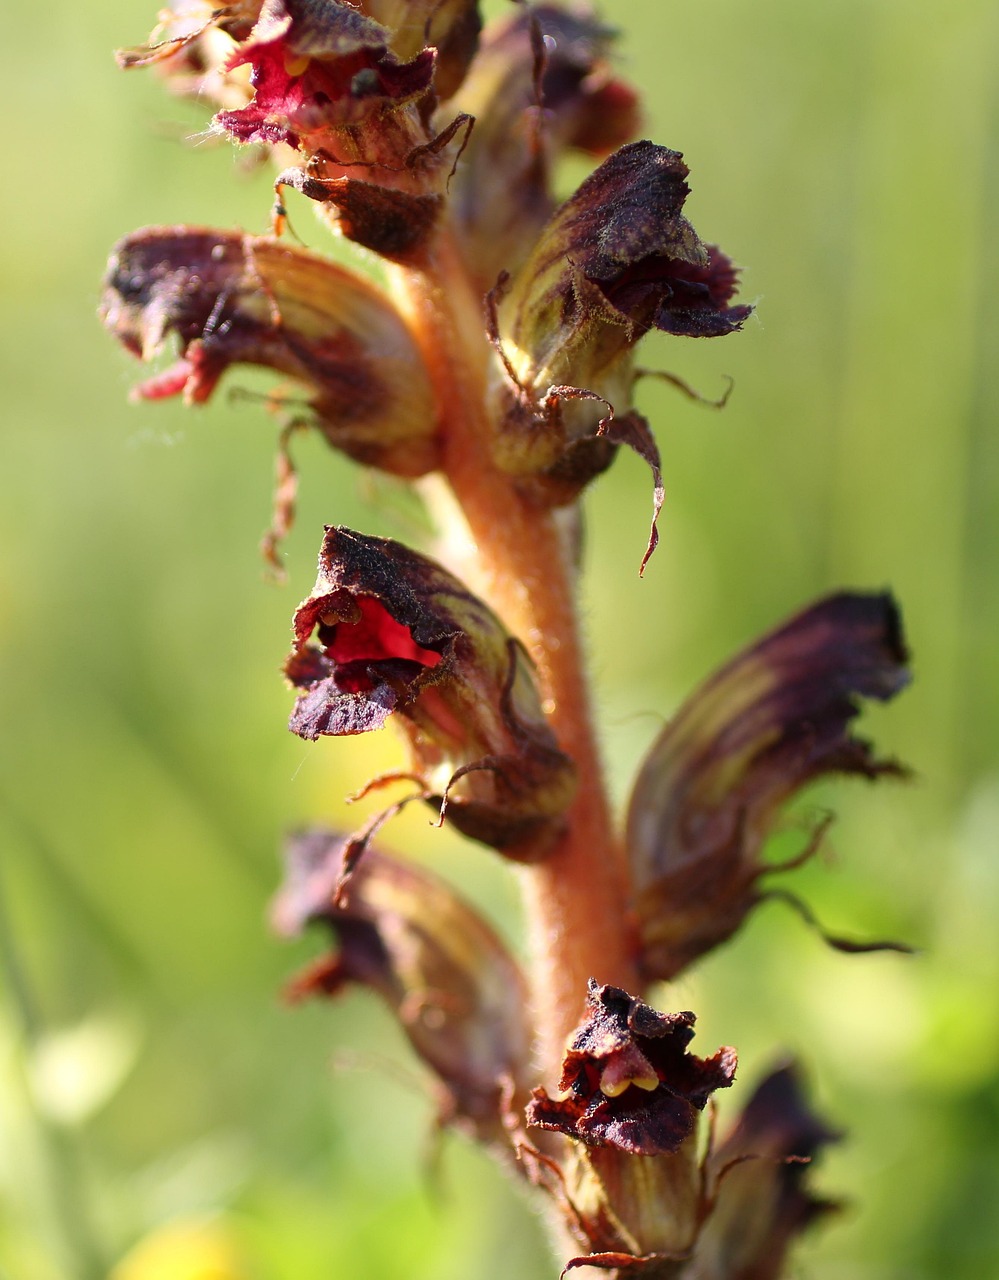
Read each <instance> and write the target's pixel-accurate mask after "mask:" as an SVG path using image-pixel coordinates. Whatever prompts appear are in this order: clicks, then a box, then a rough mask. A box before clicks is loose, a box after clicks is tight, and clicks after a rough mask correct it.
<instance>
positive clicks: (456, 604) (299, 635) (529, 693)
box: [285, 528, 575, 860]
mask: <svg viewBox="0 0 999 1280" xmlns="http://www.w3.org/2000/svg"><path fill="white" fill-rule="evenodd" d="M285 670H286V673H287V675H288V678H289V680H290V681H291V683H292V684H293V685H295V686H296V687H297V688H299V689H301V690H302V693H301V695H300V697H299V700H298V703H297V704H296V707H295V710H294V711H293V713H292V717H291V728H292V729H293V731H294V732H295V733H298V734H299V735H300V736H302V737H303V738H309V739H312V740H315V739H316V738H318V737H320V736H321V735H332V736H338V735H343V734H352V733H363V732H365V731H366V730H369V729H377V728H380V727H381V725H383V724H384V723H385V721H386V719H387V718H388V717H389V716H390V715H392V714H393V713H395V714H397V716H398V719H399V720H400V721H401V723H402V725H403V727H404V728H405V730H406V733H407V736H408V738H409V741H410V747H411V750H412V755H413V761H414V767H413V773H414V775H415V776H416V777H418V778H419V779H420V781H421V782H422V784H423V786H424V787H425V789H426V792H427V794H428V795H429V796H430V797H431V798H432V801H433V802H434V803H436V804H443V805H445V806H446V811H447V816H448V817H449V818H450V819H451V820H452V821H453V822H454V825H455V826H457V827H458V829H459V830H461V831H463V832H464V833H465V834H466V835H470V836H472V837H473V838H474V839H477V840H481V841H483V842H484V843H486V844H489V845H492V846H493V847H494V848H497V849H501V850H502V851H503V852H504V853H506V854H507V856H509V857H515V858H519V859H527V860H533V859H536V858H538V857H541V856H543V855H544V853H546V852H547V849H548V845H549V841H550V839H551V837H552V836H554V835H555V834H556V833H557V832H558V831H559V830H560V829H561V818H562V814H563V812H564V810H565V808H566V806H567V805H568V803H569V801H570V799H571V797H572V794H573V790H574V786H575V773H574V770H573V767H572V764H571V762H570V760H569V759H568V757H567V756H565V755H563V754H562V752H560V751H559V750H558V747H557V745H556V742H555V739H554V736H553V735H552V733H551V730H550V729H549V728H548V726H547V724H546V722H545V719H544V715H543V713H542V711H541V706H540V701H539V697H538V693H537V690H536V688H535V686H534V681H533V675H532V671H531V667H530V663H529V660H528V659H527V657H526V655H525V654H524V651H523V649H522V648H521V647H520V645H519V644H517V642H516V641H515V640H513V638H512V637H511V636H510V635H509V634H508V633H507V632H506V630H505V629H504V627H503V625H502V624H501V623H500V621H499V620H498V619H497V618H496V616H495V615H494V614H493V613H492V612H491V610H489V609H488V608H487V607H486V606H485V605H484V604H483V603H482V602H481V601H480V600H478V599H476V597H475V596H473V595H471V594H470V593H469V592H468V591H467V590H466V589H465V588H464V587H463V586H462V584H461V583H460V582H458V580H457V579H456V578H454V577H452V576H451V574H449V573H447V572H446V571H445V570H444V569H442V568H441V567H440V566H439V565H437V564H435V563H434V562H433V561H432V560H428V559H427V558H426V557H424V556H421V555H418V554H417V553H416V552H414V551H410V550H409V549H408V548H406V547H403V546H401V545H400V544H399V543H397V542H392V541H390V540H389V539H384V538H368V537H364V536H363V535H361V534H358V533H354V532H352V531H351V530H349V529H338V528H328V529H327V531H326V538H325V540H324V542H323V548H322V551H321V553H320V558H319V576H318V578H317V581H316V585H315V587H314V588H313V591H312V594H311V595H310V596H309V598H308V599H307V600H305V601H304V602H303V603H302V605H301V606H300V607H299V609H298V611H297V613H296V614H295V648H294V650H293V652H292V655H291V657H290V658H289V660H288V663H287V665H286V668H285Z"/></svg>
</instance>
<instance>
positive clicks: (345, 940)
mask: <svg viewBox="0 0 999 1280" xmlns="http://www.w3.org/2000/svg"><path fill="white" fill-rule="evenodd" d="M341 849H342V842H341V840H340V839H339V838H338V837H337V836H335V835H333V834H332V833H330V832H326V831H320V830H313V831H305V832H301V833H299V834H297V835H295V836H293V837H292V838H291V839H290V840H289V842H288V846H287V850H286V860H287V876H286V881H285V884H284V887H283V888H282V890H281V893H280V895H279V896H278V899H277V901H276V903H275V906H274V920H275V923H276V925H277V927H278V929H279V930H280V931H281V932H282V933H288V934H292V933H299V932H301V930H302V929H303V928H304V926H305V925H306V924H309V923H312V922H320V923H322V924H325V925H327V926H328V927H329V928H330V930H331V931H332V934H333V937H334V940H335V944H336V945H335V949H334V951H333V953H332V954H331V955H329V956H328V957H326V958H324V959H322V960H320V961H319V962H318V963H317V964H315V965H314V966H313V967H312V968H310V969H309V970H307V971H306V972H305V973H304V974H302V975H301V976H300V977H299V978H298V979H296V980H295V981H294V982H293V983H292V985H291V987H290V994H291V995H292V996H293V997H295V998H301V997H304V996H308V995H324V996H332V995H335V994H337V993H338V992H340V991H341V990H342V989H343V988H344V987H345V986H346V985H348V984H349V983H359V984H361V985H362V986H366V987H369V988H371V990H372V991H374V992H376V993H377V994H378V995H379V996H380V997H381V998H382V999H383V1000H384V1001H385V1002H386V1004H387V1005H388V1006H389V1008H391V1009H392V1011H393V1013H394V1014H395V1015H396V1017H397V1018H398V1020H399V1022H400V1025H401V1026H402V1029H403V1031H404V1032H405V1034H406V1036H407V1038H408V1040H409V1042H410V1044H411V1045H412V1046H413V1048H414V1050H415V1051H416V1053H417V1054H418V1055H419V1057H420V1058H421V1059H422V1060H423V1062H425V1063H426V1065H427V1066H428V1067H429V1068H430V1069H431V1071H432V1072H433V1073H434V1074H435V1076H436V1077H437V1079H438V1081H439V1082H440V1092H441V1098H440V1119H441V1122H442V1123H456V1124H458V1125H460V1126H461V1127H464V1128H466V1129H468V1130H469V1131H470V1133H471V1135H472V1136H473V1137H475V1138H477V1139H478V1140H480V1141H484V1142H491V1143H501V1144H504V1145H505V1144H507V1143H508V1141H509V1139H508V1137H507V1130H506V1128H505V1126H504V1115H505V1112H506V1110H507V1109H508V1108H509V1106H510V1105H511V1102H512V1100H513V1099H514V1098H517V1097H519V1096H521V1095H523V1094H524V1093H525V1092H526V1085H525V1080H524V1077H525V1072H526V1070H527V1066H528V1062H529V1057H530V1046H531V1031H530V1027H529V1024H528V1022H527V1018H526V1009H527V992H526V984H525V982H524V978H523V975H522V974H521V972H520V969H519V968H518V966H517V964H516V962H515V961H514V960H513V958H512V957H511V955H510V954H509V952H508V951H507V949H506V947H505V946H504V944H503V943H502V942H501V940H500V939H499V938H498V937H497V935H496V934H495V933H494V931H493V930H492V929H491V928H490V926H489V925H488V924H487V923H486V922H485V921H484V920H483V919H482V917H481V916H480V915H479V913H478V912H477V911H476V910H475V909H474V908H473V907H471V906H469V905H468V904H467V903H466V902H463V901H462V899H461V898H459V897H458V895H457V894H456V893H454V891H453V890H452V889H451V888H450V887H449V886H448V885H447V884H445V883H444V882H443V881H442V880H440V879H438V878H437V877H436V876H434V875H431V873H430V872H429V871H426V870H424V869H423V868H421V867H417V866H414V865H412V864H409V863H404V862H399V861H397V860H395V859H393V858H389V857H387V856H386V855H384V854H382V853H379V852H377V851H375V850H369V851H368V853H367V854H366V855H365V858H364V861H363V863H362V864H361V865H360V866H359V867H358V868H357V870H356V871H355V872H354V873H353V874H352V876H351V879H350V890H349V893H348V894H347V895H345V896H337V895H336V885H337V883H338V880H339V878H340V875H341V863H342V857H341Z"/></svg>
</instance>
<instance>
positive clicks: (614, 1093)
mask: <svg viewBox="0 0 999 1280" xmlns="http://www.w3.org/2000/svg"><path fill="white" fill-rule="evenodd" d="M630 1084H633V1085H634V1086H635V1088H636V1089H644V1090H645V1091H646V1092H647V1093H652V1092H653V1090H655V1089H658V1088H659V1077H658V1076H656V1075H649V1076H619V1075H616V1074H615V1072H614V1071H613V1069H612V1068H610V1067H608V1068H607V1069H606V1070H605V1071H604V1073H603V1075H602V1076H601V1077H600V1092H601V1093H603V1094H606V1096H607V1097H608V1098H619V1097H620V1096H621V1094H622V1093H624V1091H625V1089H627V1087H628V1086H629V1085H630Z"/></svg>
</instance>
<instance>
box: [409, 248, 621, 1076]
mask: <svg viewBox="0 0 999 1280" xmlns="http://www.w3.org/2000/svg"><path fill="white" fill-rule="evenodd" d="M394 284H395V286H396V296H397V298H398V300H399V302H400V304H401V306H402V307H403V309H404V311H405V312H406V314H407V317H408V320H409V323H410V324H411V326H412V330H413V333H414V335H415V337H416V340H417V341H418V342H419V344H420V347H421V349H422V352H423V355H424V358H425V360H426V362H427V365H428V367H429V369H430V372H431V377H432V379H433V382H434V385H435V389H436V394H437V402H438V411H439V414H440V422H441V431H442V436H443V441H444V463H443V471H444V474H445V476H446V478H447V481H448V483H449V484H450V486H451V488H452V490H453V492H454V495H455V497H456V499H457V502H458V504H459V506H460V508H461V511H462V513H463V515H464V519H465V522H466V524H467V531H468V535H470V538H471V541H472V543H473V545H474V565H475V573H476V581H475V582H472V583H470V585H472V586H473V587H474V588H475V589H476V590H478V591H479V592H480V593H481V594H482V595H483V596H484V598H486V599H487V600H488V601H489V603H490V604H491V605H492V606H493V607H494V608H495V609H496V611H497V613H499V614H500V616H501V617H502V618H503V620H504V621H505V622H506V624H507V625H508V626H509V627H510V628H511V630H512V631H513V632H514V633H515V634H516V635H518V636H519V637H520V639H521V640H522V641H523V642H524V644H525V645H526V647H527V649H528V651H529V652H530V654H531V656H532V658H533V659H534V661H535V663H536V665H537V669H538V676H539V681H540V684H541V688H542V693H543V697H544V698H545V705H546V713H547V714H548V716H549V721H550V723H551V725H552V728H553V729H554V731H555V734H556V736H557V738H558V740H559V743H560V745H561V746H562V748H563V750H565V751H566V752H567V753H568V754H569V755H570V756H571V757H572V758H573V760H574V761H575V764H576V769H577V773H578V778H579V788H578V791H577V795H576V799H575V802H574V804H573V806H572V808H571V809H570V811H569V813H568V815H567V823H566V829H565V833H564V835H563V836H562V837H561V839H560V840H559V842H558V844H557V845H556V847H555V848H554V849H553V850H552V851H551V852H550V853H549V854H548V856H547V857H546V858H545V859H544V861H542V862H540V863H538V864H536V865H533V866H529V867H527V868H525V869H524V871H523V877H522V884H523V892H524V899H525V906H526V911H527V916H528V921H529V930H530V946H531V953H532V954H531V965H530V974H529V977H530V981H531V985H532V988H533V997H534V1007H535V1016H536V1019H537V1028H538V1050H539V1055H540V1059H541V1061H540V1066H541V1068H542V1072H543V1075H544V1078H545V1080H546V1081H548V1082H549V1083H550V1082H551V1081H552V1079H553V1078H556V1077H557V1074H558V1068H559V1065H560V1063H561V1059H562V1055H563V1053H564V1047H565V1038H566V1036H567V1034H568V1033H569V1032H570V1031H572V1029H573V1028H574V1027H575V1026H576V1025H577V1023H578V1022H579V1020H580V1017H581V1015H582V1010H583V1004H584V1000H585V995H586V980H587V978H589V977H595V978H597V979H598V980H599V981H601V982H614V983H616V984H619V985H621V986H624V987H626V988H627V989H629V990H632V991H634V990H636V989H637V987H638V982H637V974H636V964H635V951H634V942H633V930H632V929H631V928H630V926H629V911H628V903H627V888H626V884H625V877H624V874H623V869H622V861H623V860H622V858H621V855H620V851H619V849H618V847H617V844H616V841H615V837H614V830H613V826H612V822H611V815H610V811H609V806H608V802H607V793H606V788H605V785H604V780H603V774H602V769H601V765H600V759H599V753H598V750H597V745H596V741H595V739H594V734H593V727H592V722H591V717H590V708H589V697H588V689H587V683H586V676H585V669H584V663H583V655H582V649H581V644H580V639H579V629H578V620H577V610H576V602H575V591H574V581H573V572H572V568H571V566H570V565H569V564H568V563H567V558H566V556H565V554H564V552H563V548H562V545H561V539H560V537H559V532H558V528H557V525H556V521H555V518H554V516H553V514H552V512H551V511H550V510H548V509H546V508H544V507H542V506H539V505H538V504H537V503H535V502H533V501H531V500H530V498H528V497H527V496H525V494H524V493H523V492H522V491H521V490H520V489H519V488H518V487H517V485H516V484H515V482H514V481H513V479H512V478H511V477H510V476H508V475H506V474H505V473H503V472H502V471H500V470H499V469H498V468H497V467H496V466H495V464H494V463H493V460H492V456H491V452H490V447H489V440H490V422H489V418H488V414H487V410H486V399H485V391H486V382H487V375H488V368H489V361H490V348H489V343H488V340H487V338H486V333H485V324H484V319H483V311H482V305H481V300H480V299H479V298H477V297H476V295H475V293H474V292H473V290H472V288H471V286H470V284H469V281H468V276H467V274H466V272H465V271H464V268H463V266H462V263H461V260H460V257H459V255H458V253H457V251H456V249H455V247H454V245H453V242H452V241H451V240H450V239H449V237H448V236H447V235H446V234H442V235H441V236H440V238H439V239H438V241H437V243H436V244H435V246H434V249H433V251H432V253H431V254H429V255H428V258H427V261H426V263H425V264H423V265H421V266H420V267H419V268H405V269H403V268H396V269H394ZM462 572H463V573H464V574H465V576H466V577H467V576H468V568H467V566H466V565H462Z"/></svg>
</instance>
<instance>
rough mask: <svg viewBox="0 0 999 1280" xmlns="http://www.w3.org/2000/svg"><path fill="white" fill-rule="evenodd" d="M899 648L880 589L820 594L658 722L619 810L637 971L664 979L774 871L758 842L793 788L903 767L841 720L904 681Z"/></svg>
mask: <svg viewBox="0 0 999 1280" xmlns="http://www.w3.org/2000/svg"><path fill="white" fill-rule="evenodd" d="M907 659H908V654H907V652H906V648H905V643H904V641H903V639H902V627H901V620H900V617H899V613H898V609H897V607H896V605H895V603H894V601H893V600H892V598H891V596H889V595H861V594H851V593H847V592H844V593H841V594H839V595H833V596H829V597H828V598H827V599H825V600H822V601H820V602H819V603H818V604H816V605H813V606H812V607H811V608H810V609H806V610H805V611H804V612H803V613H801V614H799V615H798V616H797V617H795V618H792V619H791V621H790V622H787V623H785V624H784V626H782V627H780V628H779V629H778V630H776V631H774V632H772V633H771V634H770V635H768V636H765V637H764V638H763V639H762V640H761V641H759V642H758V643H757V644H755V645H753V646H752V647H751V648H749V649H747V650H746V651H745V652H744V653H742V654H740V655H739V656H738V657H736V658H735V659H733V660H732V661H731V662H730V663H729V664H728V665H727V666H726V667H724V668H723V669H722V670H721V671H719V672H718V673H717V675H715V676H713V677H712V678H711V679H710V680H709V681H708V682H707V683H706V684H704V685H703V686H702V687H701V688H700V689H699V690H698V691H697V692H696V693H695V694H694V696H693V697H692V698H691V699H690V700H689V701H688V702H687V703H686V704H685V705H684V706H683V707H682V708H681V709H680V711H679V713H678V714H677V715H676V717H675V718H674V719H673V720H672V721H671V722H670V724H669V725H667V727H666V729H665V730H664V731H663V732H662V734H660V736H659V738H658V739H657V740H656V741H655V743H654V744H653V746H652V749H651V750H650V752H649V754H648V756H647V757H646V760H645V763H644V765H643V766H642V770H641V772H640V773H639V776H638V779H637V781H636V783H635V787H634V791H633V793H632V797H631V803H630V807H629V812H628V829H627V845H628V853H629V857H630V860H631V867H632V876H633V883H634V887H635V895H636V906H637V910H638V915H639V923H640V933H641V939H642V947H643V963H644V968H645V973H646V975H647V976H648V977H649V979H654V978H663V979H670V978H673V977H675V976H676V975H677V974H678V973H680V972H681V971H682V970H683V969H684V968H685V967H686V966H687V965H688V964H690V963H691V962H692V961H693V960H696V959H697V958H698V957H699V956H701V955H703V954H705V952H707V951H710V950H711V949H712V948H713V947H715V946H717V945H718V944H719V943H721V942H724V941H725V940H726V939H727V938H730V937H731V936H732V934H733V933H734V932H735V931H736V930H737V929H738V927H739V926H740V924H741V923H742V921H743V920H744V919H745V917H746V916H747V915H748V913H749V912H750V911H751V910H752V908H753V907H754V906H755V905H756V903H757V902H759V901H760V899H761V897H762V896H763V894H762V891H761V889H760V887H759V880H760V877H761V876H763V875H765V874H766V873H767V872H768V871H772V870H775V869H777V868H775V867H772V866H771V865H770V864H768V863H766V862H764V861H763V859H762V856H761V855H762V850H763V846H764V843H765V841H766V839H767V837H768V836H769V835H770V833H771V831H772V830H773V827H774V824H775V821H776V818H777V815H778V813H779V811H780V808H781V806H782V805H783V804H784V802H785V801H786V800H788V799H789V798H790V797H791V796H792V795H794V794H795V792H797V791H799V790H800V789H801V788H802V787H804V786H805V785H806V784H807V783H809V782H812V781H813V780H815V779H816V778H819V777H822V776H823V775H826V774H857V775H860V776H861V777H866V778H878V777H881V776H883V775H885V774H887V775H894V776H899V775H902V774H904V770H903V769H902V767H901V766H900V765H899V764H898V763H897V762H896V761H892V760H887V761H885V760H879V759H878V758H877V757H876V756H875V754H874V751H873V749H872V747H871V745H870V744H869V743H868V742H865V741H863V740H862V739H860V738H855V737H852V736H851V735H850V732H849V731H850V726H851V723H852V722H853V720H854V719H855V718H856V717H857V715H858V714H859V713H860V704H859V699H860V698H862V697H865V698H877V699H880V700H886V699H888V698H891V697H893V696H894V695H895V694H896V693H898V691H899V690H900V689H902V688H904V687H905V685H906V684H907V683H908V681H909V672H908V670H907V668H906V665H905V664H906V662H907ZM816 843H817V842H816V841H814V840H813V842H812V845H810V846H809V849H808V850H806V854H807V852H809V851H811V850H812V849H813V848H814V846H815V844H816Z"/></svg>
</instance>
